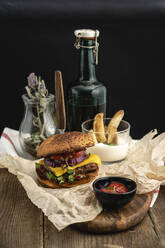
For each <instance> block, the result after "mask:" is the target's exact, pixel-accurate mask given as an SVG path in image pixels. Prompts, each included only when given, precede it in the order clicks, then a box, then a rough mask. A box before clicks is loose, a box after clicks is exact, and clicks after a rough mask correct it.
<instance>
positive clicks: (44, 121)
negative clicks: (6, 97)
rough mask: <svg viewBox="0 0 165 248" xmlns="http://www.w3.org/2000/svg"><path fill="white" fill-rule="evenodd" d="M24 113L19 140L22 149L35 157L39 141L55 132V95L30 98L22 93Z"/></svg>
mask: <svg viewBox="0 0 165 248" xmlns="http://www.w3.org/2000/svg"><path fill="white" fill-rule="evenodd" d="M22 99H23V102H24V105H25V113H24V117H23V120H22V122H21V125H20V128H19V141H20V144H21V147H22V149H23V150H24V151H25V152H27V153H29V154H31V155H32V156H33V157H34V158H36V153H37V149H38V147H39V145H40V144H41V142H42V141H43V140H44V139H45V138H47V137H49V136H51V135H53V134H55V132H56V126H57V125H56V114H55V96H54V95H53V94H49V95H48V97H45V98H44V97H43V98H35V97H34V98H33V99H30V98H29V97H28V96H27V95H26V94H24V95H22Z"/></svg>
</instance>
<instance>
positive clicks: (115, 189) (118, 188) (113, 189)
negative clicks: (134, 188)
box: [100, 182, 128, 194]
mask: <svg viewBox="0 0 165 248" xmlns="http://www.w3.org/2000/svg"><path fill="white" fill-rule="evenodd" d="M100 190H101V191H103V192H106V193H110V194H121V193H125V192H128V190H127V188H126V186H125V185H124V184H122V183H118V182H111V183H110V184H109V185H108V186H107V187H106V188H101V189H100Z"/></svg>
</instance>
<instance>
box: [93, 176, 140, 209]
mask: <svg viewBox="0 0 165 248" xmlns="http://www.w3.org/2000/svg"><path fill="white" fill-rule="evenodd" d="M111 182H119V183H122V184H124V185H125V187H126V188H127V192H125V193H115V194H114V193H113V194H112V193H107V192H103V191H101V190H100V189H101V188H106V187H107V186H108V185H109V184H110V183H111ZM93 189H94V192H95V196H96V198H97V199H98V201H99V202H100V203H101V205H102V207H103V208H104V209H117V208H121V207H123V206H124V205H126V204H128V203H129V202H130V201H132V200H133V198H134V196H135V194H136V189H137V185H136V183H135V182H134V181H133V180H131V179H129V178H125V177H101V178H98V179H96V180H95V181H94V182H93Z"/></svg>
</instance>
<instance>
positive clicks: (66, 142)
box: [37, 131, 94, 158]
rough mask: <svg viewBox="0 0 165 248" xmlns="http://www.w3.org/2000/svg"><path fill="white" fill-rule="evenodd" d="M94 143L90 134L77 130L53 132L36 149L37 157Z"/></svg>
mask: <svg viewBox="0 0 165 248" xmlns="http://www.w3.org/2000/svg"><path fill="white" fill-rule="evenodd" d="M93 145H94V141H93V137H92V135H91V134H88V133H82V132H78V131H73V132H65V133H64V134H55V135H52V136H50V137H49V138H47V139H45V140H44V141H43V142H42V143H41V144H40V146H39V148H38V150H37V157H38V158H40V157H47V156H49V155H52V154H61V153H68V152H74V151H78V150H83V149H85V148H87V147H91V146H93Z"/></svg>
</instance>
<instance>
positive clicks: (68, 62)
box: [0, 0, 165, 138]
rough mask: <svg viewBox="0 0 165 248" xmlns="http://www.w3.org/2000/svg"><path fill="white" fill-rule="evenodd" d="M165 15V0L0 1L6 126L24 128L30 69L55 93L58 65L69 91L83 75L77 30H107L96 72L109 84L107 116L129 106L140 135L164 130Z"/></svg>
mask: <svg viewBox="0 0 165 248" xmlns="http://www.w3.org/2000/svg"><path fill="white" fill-rule="evenodd" d="M164 17H165V7H164V1H124V0H123V1H117V0H116V1H106V0H104V1H88V3H87V2H85V1H45V2H42V1H10V2H6V1H1V2H0V62H1V67H0V72H1V74H0V86H1V87H0V91H1V97H0V108H1V112H0V113H1V121H0V132H2V131H3V129H4V127H9V128H13V129H16V130H18V129H19V125H20V122H21V120H22V117H23V114H24V105H23V102H22V99H21V95H22V94H23V93H25V89H24V87H25V85H26V84H27V81H26V78H27V76H28V75H29V74H30V73H31V72H35V73H36V74H37V75H41V76H42V78H43V79H44V80H45V82H46V85H47V88H48V89H49V91H50V92H51V93H54V71H55V70H61V71H62V75H63V83H64V89H65V90H66V87H67V85H68V83H69V82H70V81H72V80H74V79H75V78H76V77H77V75H78V70H79V67H78V63H79V52H78V51H77V50H76V49H75V48H74V42H75V37H74V34H73V32H74V30H75V29H77V28H78V29H79V28H94V29H98V30H99V31H100V37H99V40H98V41H99V43H100V46H99V65H98V66H97V67H96V71H97V77H98V79H99V80H100V81H102V82H104V83H105V85H106V86H107V89H108V103H107V110H108V113H107V115H108V116H110V117H111V116H112V115H113V114H114V113H115V112H116V111H118V110H119V109H121V108H122V109H124V110H125V117H124V119H125V120H127V121H129V122H130V124H131V136H132V137H133V138H141V137H142V136H143V135H144V134H146V133H147V132H149V131H151V130H152V129H154V128H157V130H158V132H159V133H160V132H164V131H165V126H164V105H165V104H164V94H165V90H164V82H165V73H164V72H165V70H164V68H165V62H164V61H165V35H164V33H165V18H164Z"/></svg>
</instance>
